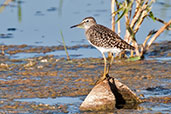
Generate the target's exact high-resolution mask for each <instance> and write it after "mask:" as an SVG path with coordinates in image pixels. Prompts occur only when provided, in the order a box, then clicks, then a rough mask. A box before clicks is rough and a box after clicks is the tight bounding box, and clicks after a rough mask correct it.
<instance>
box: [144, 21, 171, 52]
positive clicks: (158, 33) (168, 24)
mask: <svg viewBox="0 0 171 114" xmlns="http://www.w3.org/2000/svg"><path fill="white" fill-rule="evenodd" d="M170 24H171V20H170V21H169V22H168V23H167V24H165V25H164V26H163V27H161V28H160V29H159V30H158V31H157V33H156V34H155V35H154V36H153V37H152V38H151V40H150V41H149V42H148V44H147V46H146V48H145V50H144V53H145V52H146V51H147V50H148V49H149V48H150V46H151V44H152V43H153V42H154V41H155V40H156V38H157V37H158V36H159V35H160V34H161V33H162V32H163V31H164V30H165V29H166V28H167V27H168V26H170Z"/></svg>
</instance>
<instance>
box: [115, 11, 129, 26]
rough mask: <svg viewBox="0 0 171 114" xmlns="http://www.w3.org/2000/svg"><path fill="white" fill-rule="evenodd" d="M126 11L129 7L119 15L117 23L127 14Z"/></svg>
mask: <svg viewBox="0 0 171 114" xmlns="http://www.w3.org/2000/svg"><path fill="white" fill-rule="evenodd" d="M126 12H127V9H125V10H124V11H123V12H122V14H121V15H120V16H119V17H118V19H117V20H116V22H115V23H117V22H118V21H119V20H120V19H121V18H122V17H123V16H124V15H125V13H126Z"/></svg>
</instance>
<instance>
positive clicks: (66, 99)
mask: <svg viewBox="0 0 171 114" xmlns="http://www.w3.org/2000/svg"><path fill="white" fill-rule="evenodd" d="M15 101H21V102H36V103H43V104H48V105H55V104H77V103H79V104H81V102H82V100H81V99H80V97H57V98H27V99H15Z"/></svg>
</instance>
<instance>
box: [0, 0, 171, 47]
mask: <svg viewBox="0 0 171 114" xmlns="http://www.w3.org/2000/svg"><path fill="white" fill-rule="evenodd" d="M4 1H5V0H1V1H0V4H1V5H2V4H3V3H4ZM170 6H171V1H170V0H157V2H156V3H155V4H154V5H153V8H152V11H154V15H155V16H156V17H159V18H162V19H163V20H165V21H168V20H169V19H170V18H171V15H169V14H170V11H171V7H170ZM87 16H94V17H95V18H96V20H97V22H98V23H100V24H103V25H105V26H107V27H109V28H111V13H110V0H107V1H106V0H94V1H92V0H50V1H49V0H43V1H42V0H18V1H17V0H16V1H15V2H11V3H9V5H8V6H7V7H5V8H4V9H3V10H2V11H1V13H0V18H1V21H0V34H1V35H0V36H1V37H0V43H1V44H6V45H8V44H28V45H43V46H53V45H59V44H61V41H62V40H61V35H60V31H62V32H63V34H64V38H65V41H66V44H67V45H69V46H70V45H77V44H88V42H87V41H84V40H85V36H84V32H83V30H81V29H70V26H72V25H74V24H77V23H79V22H80V21H81V20H82V19H83V18H84V17H87ZM121 25H122V26H121V28H122V30H123V31H124V26H125V25H124V24H121ZM149 25H150V26H149ZM161 26H162V24H160V23H158V22H153V21H152V20H151V19H146V20H145V22H144V23H143V25H142V26H141V30H140V31H139V33H138V34H137V36H136V38H137V39H138V42H139V43H142V42H143V41H144V38H145V37H146V35H147V34H148V31H150V30H151V29H159V28H160V27H161ZM2 34H3V35H2ZM124 34H125V33H124V32H122V34H121V36H122V37H123V36H124ZM169 34H171V33H170V32H164V34H162V35H161V36H160V37H159V38H158V39H157V40H156V41H158V42H159V41H164V40H170V35H169ZM3 36H6V37H7V38H3Z"/></svg>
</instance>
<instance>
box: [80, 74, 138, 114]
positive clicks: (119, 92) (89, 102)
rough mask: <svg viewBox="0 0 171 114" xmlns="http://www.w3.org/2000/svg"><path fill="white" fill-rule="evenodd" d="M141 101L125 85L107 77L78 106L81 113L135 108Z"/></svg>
mask: <svg viewBox="0 0 171 114" xmlns="http://www.w3.org/2000/svg"><path fill="white" fill-rule="evenodd" d="M140 102H141V100H140V99H139V98H138V97H137V96H136V94H135V93H134V92H133V91H131V90H130V89H129V88H128V87H127V86H126V85H124V84H122V83H121V82H119V81H118V80H117V79H114V78H112V77H108V79H106V80H104V81H103V82H100V83H99V84H97V85H96V86H95V87H94V88H93V89H92V90H91V92H90V93H89V94H88V96H87V97H86V98H85V100H84V101H83V103H82V104H81V106H80V110H81V111H99V110H113V109H115V108H118V109H120V108H135V107H136V106H137V104H138V103H140Z"/></svg>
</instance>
